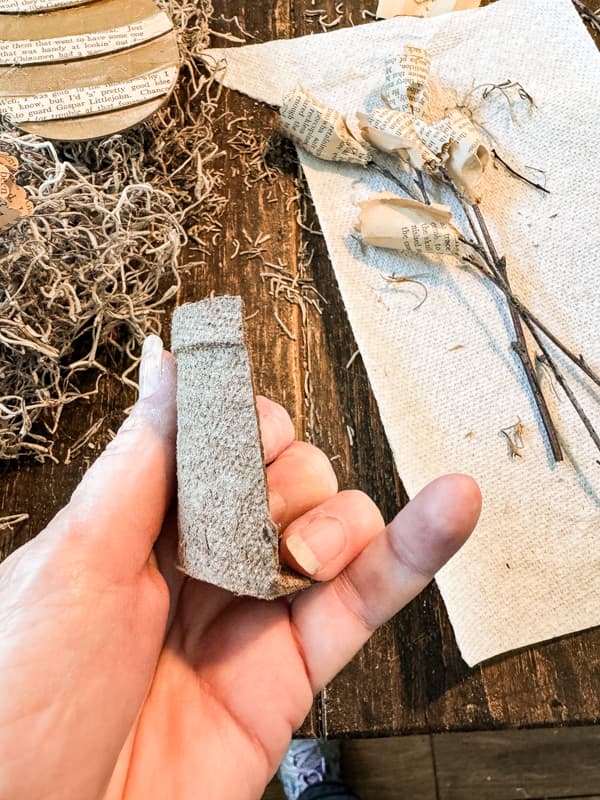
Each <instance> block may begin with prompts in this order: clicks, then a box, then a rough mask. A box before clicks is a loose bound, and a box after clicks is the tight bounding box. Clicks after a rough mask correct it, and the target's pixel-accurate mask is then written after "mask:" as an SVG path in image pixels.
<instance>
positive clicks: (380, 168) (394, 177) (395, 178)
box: [370, 161, 419, 200]
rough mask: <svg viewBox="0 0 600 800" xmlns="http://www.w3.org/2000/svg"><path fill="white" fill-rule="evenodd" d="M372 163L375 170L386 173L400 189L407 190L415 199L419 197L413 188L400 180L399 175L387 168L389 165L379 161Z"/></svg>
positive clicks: (382, 173)
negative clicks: (385, 165)
mask: <svg viewBox="0 0 600 800" xmlns="http://www.w3.org/2000/svg"><path fill="white" fill-rule="evenodd" d="M370 165H371V166H372V167H373V169H374V170H376V171H377V172H379V173H381V175H384V176H385V177H386V178H387V179H388V180H390V181H392V183H394V184H396V186H397V187H398V188H399V189H402V191H403V192H405V193H406V194H407V195H408V196H409V197H410V198H412V199H413V200H418V199H419V198H418V197H417V195H416V194H415V193H414V192H413V191H412V189H409V187H408V186H406V185H405V184H404V183H403V182H402V181H401V180H400V178H399V177H398V176H397V175H395V174H394V173H393V172H392V171H391V170H389V169H387V167H383V166H382V165H381V164H379V163H378V162H377V161H371V162H370Z"/></svg>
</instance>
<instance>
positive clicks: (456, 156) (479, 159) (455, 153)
mask: <svg viewBox="0 0 600 800" xmlns="http://www.w3.org/2000/svg"><path fill="white" fill-rule="evenodd" d="M431 127H432V128H434V129H435V130H436V131H437V133H438V134H439V137H440V141H442V140H443V139H446V140H447V141H448V142H449V147H448V156H447V159H446V162H445V166H446V170H447V171H448V174H449V175H450V177H451V178H452V181H453V182H454V184H455V185H456V188H457V189H458V190H459V191H460V192H461V193H462V194H464V195H465V196H466V197H467V198H468V199H469V200H473V201H477V200H479V199H480V197H479V184H480V183H481V179H482V178H483V174H484V172H485V170H486V168H487V166H488V164H489V163H490V160H491V154H490V150H489V147H488V146H487V144H486V143H485V141H484V139H483V137H482V135H481V133H480V132H479V130H478V128H477V127H476V126H475V125H474V124H473V123H472V122H471V120H470V119H469V118H468V117H467V116H465V115H464V114H463V113H462V112H460V111H458V109H455V110H454V111H452V112H450V114H448V116H446V117H444V118H443V119H441V120H438V121H437V122H435V123H433V125H432V126H431Z"/></svg>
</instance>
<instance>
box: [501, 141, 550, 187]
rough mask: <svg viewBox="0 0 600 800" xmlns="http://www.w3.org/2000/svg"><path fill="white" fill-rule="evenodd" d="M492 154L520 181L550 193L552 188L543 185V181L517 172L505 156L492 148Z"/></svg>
mask: <svg viewBox="0 0 600 800" xmlns="http://www.w3.org/2000/svg"><path fill="white" fill-rule="evenodd" d="M492 155H493V156H494V158H495V159H496V161H497V162H498V163H499V164H502V166H503V167H504V169H505V170H506V171H507V172H510V174H511V175H512V176H513V177H515V178H518V179H519V180H520V181H523V182H524V183H527V184H529V186H533V188H534V189H539V190H540V192H545V193H546V194H550V190H549V189H546V187H545V186H542V184H541V183H536V182H535V181H532V180H530V179H529V178H527V177H525V175H521V173H520V172H517V170H516V169H515V168H514V167H511V166H510V164H507V163H506V161H505V160H504V159H503V158H500V156H499V155H498V153H497V152H496V151H495V150H492Z"/></svg>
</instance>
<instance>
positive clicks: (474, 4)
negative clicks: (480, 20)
mask: <svg viewBox="0 0 600 800" xmlns="http://www.w3.org/2000/svg"><path fill="white" fill-rule="evenodd" d="M480 5H481V0H379V5H378V6H377V12H376V16H377V18H378V19H391V18H392V17H403V16H409V17H435V16H437V15H438V14H446V13H447V12H448V11H464V10H465V9H468V8H479V6H480Z"/></svg>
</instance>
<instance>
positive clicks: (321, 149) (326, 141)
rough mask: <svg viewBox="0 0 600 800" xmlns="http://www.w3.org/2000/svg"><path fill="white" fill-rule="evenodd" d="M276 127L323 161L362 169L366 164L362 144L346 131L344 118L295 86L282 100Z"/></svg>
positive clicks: (301, 88) (366, 157)
mask: <svg viewBox="0 0 600 800" xmlns="http://www.w3.org/2000/svg"><path fill="white" fill-rule="evenodd" d="M280 128H281V131H282V133H283V134H284V135H285V136H287V137H288V138H290V139H291V140H292V141H293V142H295V143H296V144H298V145H300V146H301V147H303V148H304V149H305V150H307V151H308V152H309V153H312V154H313V155H315V156H317V157H318V158H323V159H325V160H326V161H347V162H349V163H351V164H362V165H363V166H364V165H366V164H368V163H369V161H370V157H369V154H368V152H367V150H366V149H365V147H364V145H362V144H361V143H360V142H359V141H358V140H357V139H355V138H354V136H352V134H351V133H350V131H349V130H348V126H347V125H346V121H345V119H344V117H343V116H342V115H341V114H340V113H339V112H338V111H335V109H333V108H328V107H327V106H325V105H323V103H321V102H320V101H319V100H317V98H316V97H314V96H313V95H312V94H311V93H310V92H308V91H307V90H306V89H304V87H302V86H297V87H296V88H295V89H294V90H293V91H292V92H291V93H290V94H288V95H287V97H285V98H284V101H283V105H282V106H281V110H280Z"/></svg>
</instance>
